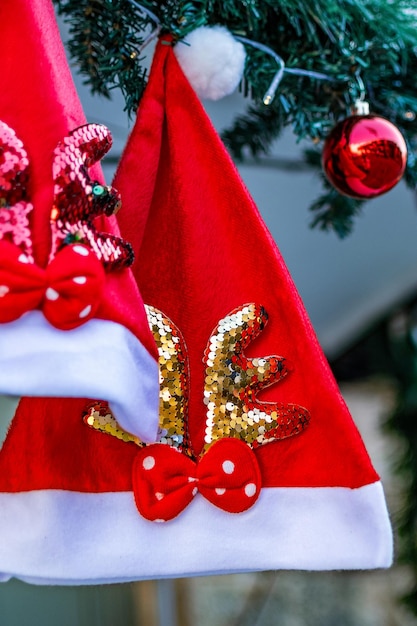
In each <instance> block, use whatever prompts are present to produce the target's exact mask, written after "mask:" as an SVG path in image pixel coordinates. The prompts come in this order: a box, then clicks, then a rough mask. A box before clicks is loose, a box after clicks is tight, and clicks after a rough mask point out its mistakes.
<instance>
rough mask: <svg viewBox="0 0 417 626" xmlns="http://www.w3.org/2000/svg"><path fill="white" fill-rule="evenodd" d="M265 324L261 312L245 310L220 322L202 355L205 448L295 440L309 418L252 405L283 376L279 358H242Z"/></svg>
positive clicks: (281, 407) (297, 410)
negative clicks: (227, 441) (227, 442)
mask: <svg viewBox="0 0 417 626" xmlns="http://www.w3.org/2000/svg"><path fill="white" fill-rule="evenodd" d="M267 320H268V315H267V313H266V311H265V309H264V308H263V307H262V306H259V305H256V304H248V305H246V306H243V307H240V308H237V309H235V310H234V311H232V312H231V313H230V314H229V315H227V316H226V317H225V318H223V319H222V320H221V321H220V322H219V324H218V326H217V327H216V329H215V330H214V332H213V334H212V336H211V337H210V340H209V344H208V346H207V348H206V351H205V354H204V361H205V364H206V378H205V385H204V403H205V405H206V406H207V420H206V431H205V444H206V446H205V447H206V448H207V447H208V446H209V445H210V444H211V443H212V442H213V441H216V440H218V439H221V438H223V437H235V438H238V439H242V440H243V441H245V442H246V443H247V444H249V445H251V446H252V447H254V448H256V447H258V446H260V445H262V444H265V443H268V442H270V441H274V440H276V439H285V438H287V437H292V436H293V435H297V434H298V433H300V432H301V431H302V430H304V428H305V427H306V426H307V425H308V422H309V419H310V416H309V412H308V411H307V410H306V409H304V408H303V407H300V406H298V405H295V404H283V403H278V402H261V401H259V400H258V399H257V394H258V393H259V392H260V391H261V390H262V389H264V388H265V387H267V386H269V385H272V384H273V383H277V382H279V381H281V380H282V379H283V378H284V377H285V376H286V375H287V374H288V369H287V365H286V361H285V359H284V358H283V357H280V356H267V357H263V358H248V357H246V356H245V355H244V353H243V350H244V349H245V348H246V347H247V346H248V345H249V343H250V342H252V341H253V340H254V339H255V338H256V337H257V336H258V335H259V334H260V333H261V332H262V330H263V328H264V327H265V324H266V323H267Z"/></svg>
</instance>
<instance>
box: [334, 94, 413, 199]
mask: <svg viewBox="0 0 417 626" xmlns="http://www.w3.org/2000/svg"><path fill="white" fill-rule="evenodd" d="M406 163H407V146H406V143H405V141H404V138H403V136H402V134H401V133H400V131H399V130H398V128H397V127H396V126H394V124H392V123H391V122H389V121H388V120H386V119H384V118H382V117H378V116H377V115H370V114H369V104H368V103H367V102H363V101H358V102H357V103H356V104H355V105H354V107H353V109H352V115H351V116H349V117H347V118H346V119H345V120H343V121H341V122H339V124H337V125H336V126H335V128H334V129H333V130H332V131H331V133H330V135H329V136H328V137H327V139H326V142H325V144H324V149H323V155H322V166H323V169H324V172H325V174H326V176H327V178H328V180H329V181H330V183H331V184H332V185H333V187H335V188H336V189H337V190H338V191H339V192H340V193H342V194H343V195H345V196H350V197H351V198H358V199H369V198H375V197H376V196H380V195H381V194H383V193H385V192H387V191H389V190H390V189H392V188H393V187H394V186H395V185H396V184H397V183H398V181H399V180H400V179H401V177H402V175H403V173H404V170H405V166H406Z"/></svg>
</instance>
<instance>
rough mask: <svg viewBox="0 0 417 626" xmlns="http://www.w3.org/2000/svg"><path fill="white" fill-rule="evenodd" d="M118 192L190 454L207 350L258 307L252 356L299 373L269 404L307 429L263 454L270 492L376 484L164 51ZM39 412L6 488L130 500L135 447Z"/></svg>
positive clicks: (217, 149) (255, 227)
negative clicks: (183, 391) (177, 388)
mask: <svg viewBox="0 0 417 626" xmlns="http://www.w3.org/2000/svg"><path fill="white" fill-rule="evenodd" d="M114 185H115V187H116V188H118V189H119V190H120V191H121V193H122V198H123V204H124V208H123V210H122V212H121V213H120V218H119V223H120V227H121V231H122V235H123V236H124V237H125V238H126V239H128V240H129V241H130V242H131V243H132V244H133V246H134V249H135V252H136V254H137V261H136V264H135V266H134V274H135V278H136V280H137V283H138V285H139V288H140V290H141V292H142V294H143V296H144V299H145V301H146V302H147V303H148V304H151V305H153V306H155V307H157V308H158V309H160V310H161V311H163V313H164V314H165V315H167V316H168V317H169V318H170V319H172V320H173V322H174V323H175V324H176V326H177V327H178V328H179V329H180V331H181V333H182V334H183V336H184V339H185V343H186V345H187V348H188V353H189V359H190V380H189V388H190V394H191V396H190V422H189V429H190V434H191V442H192V446H193V449H194V451H195V452H199V451H201V449H202V447H203V439H204V429H205V413H206V407H205V405H204V404H203V383H204V375H205V373H204V365H203V355H204V349H205V347H206V343H207V340H208V338H209V336H210V334H211V332H212V330H213V328H215V327H216V325H217V323H218V321H219V320H220V319H221V318H223V317H224V316H225V315H227V314H228V313H229V312H230V311H232V310H233V309H235V308H236V307H239V306H241V305H242V304H244V303H247V302H257V303H259V304H261V305H263V306H264V307H265V309H266V310H267V312H268V314H269V322H268V324H267V326H266V328H265V329H264V330H263V331H262V333H261V334H260V336H259V337H258V338H257V339H256V340H255V341H254V342H253V344H252V345H250V346H249V347H248V348H247V350H246V354H247V355H248V356H260V357H264V356H266V355H270V354H278V355H281V356H283V357H285V358H287V359H288V360H289V361H290V362H291V364H292V368H291V369H292V371H291V373H289V374H288V376H286V377H285V379H283V380H282V381H280V383H279V384H277V385H272V386H271V387H270V388H268V389H267V390H265V391H264V392H263V395H262V399H264V400H270V401H274V402H285V403H295V404H299V405H301V406H303V407H305V408H306V409H307V410H308V411H309V413H310V417H311V421H310V424H309V426H308V427H307V428H306V429H305V431H304V432H303V433H301V434H299V435H297V436H295V437H290V438H288V439H285V440H283V441H276V442H272V443H268V444H266V445H264V446H262V447H260V448H258V449H256V450H255V452H254V454H255V455H256V458H257V461H258V464H259V467H260V470H261V476H262V483H263V486H264V487H322V486H323V487H332V486H341V487H351V488H355V487H360V486H363V485H365V484H369V483H372V482H374V481H376V480H378V476H377V474H376V473H375V470H374V469H373V467H372V464H371V462H370V460H369V457H368V455H367V452H366V450H365V448H364V445H363V443H362V440H361V437H360V435H359V433H358V431H357V429H356V427H355V425H354V423H353V421H352V419H351V416H350V414H349V412H348V409H347V407H346V405H345V403H344V401H343V399H342V397H341V395H340V393H339V391H338V388H337V385H336V383H335V380H334V378H333V376H332V373H331V371H330V369H329V367H328V364H327V361H326V359H325V357H324V355H323V353H322V351H321V348H320V346H319V344H318V342H317V339H316V337H315V334H314V331H313V329H312V327H311V324H310V322H309V320H308V318H307V315H306V312H305V310H304V307H303V305H302V303H301V301H300V298H299V296H298V294H297V291H296V288H295V286H294V284H293V282H292V280H291V277H290V276H289V273H288V271H287V269H286V267H285V264H284V262H283V260H282V258H281V256H280V254H279V252H278V250H277V248H276V245H275V243H274V242H273V240H272V238H271V236H270V234H269V233H268V231H267V230H266V227H265V225H264V224H263V222H262V220H261V218H260V216H259V213H258V211H257V209H256V207H255V206H254V203H253V201H252V199H251V198H250V196H249V194H248V192H247V190H246V189H245V187H244V185H243V184H242V181H241V180H240V177H239V175H238V173H237V171H236V169H235V167H234V165H233V163H232V161H231V160H230V158H229V156H228V155H227V152H226V150H225V148H224V146H223V145H222V143H221V141H220V139H219V138H218V136H217V134H216V132H215V130H214V129H213V127H212V125H211V122H210V121H209V119H208V118H207V116H206V114H205V112H204V110H203V108H202V106H201V103H200V102H199V100H198V98H197V97H196V95H195V94H194V92H193V91H192V89H191V87H190V85H189V84H188V82H187V80H186V78H185V77H184V75H183V73H182V71H181V69H180V67H179V65H178V63H177V60H176V58H175V56H174V53H173V50H172V48H171V47H170V45H166V44H164V41H162V42H161V43H160V44H159V46H158V48H157V51H156V55H155V59H154V64H153V68H152V72H151V75H150V80H149V85H148V87H147V90H146V93H145V95H144V98H143V100H142V102H141V105H140V108H139V113H138V118H137V122H136V124H135V127H134V129H133V131H132V134H131V137H130V140H129V142H128V145H127V148H126V151H125V154H124V156H123V158H122V161H121V164H120V167H119V170H118V173H117V175H116V180H115V182H114ZM33 406H34V405H33V404H31V402H30V401H28V400H26V401H24V402H22V403H21V406H20V410H19V411H18V414H17V416H16V418H15V420H14V423H13V425H12V428H11V430H10V433H9V436H8V438H7V440H6V442H5V444H4V449H3V451H2V454H1V455H0V489H1V490H5V491H19V490H28V489H41V488H57V489H73V490H77V491H119V490H126V489H131V488H132V481H131V480H132V479H131V472H132V465H133V462H134V458H135V455H136V453H137V446H136V445H135V444H133V443H124V442H122V441H120V440H117V439H115V438H112V437H110V436H107V435H104V434H102V433H99V432H97V431H94V430H92V429H89V428H88V427H87V426H85V425H84V424H83V422H82V419H81V414H82V411H83V408H84V405H83V402H82V401H78V400H76V401H73V400H71V401H68V400H59V399H55V400H42V401H39V402H38V403H36V421H35V420H33V419H32V417H33V416H32V414H31V411H32V408H33ZM138 411H140V407H138Z"/></svg>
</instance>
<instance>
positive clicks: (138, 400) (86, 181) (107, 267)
mask: <svg viewBox="0 0 417 626" xmlns="http://www.w3.org/2000/svg"><path fill="white" fill-rule="evenodd" d="M0 32H1V40H2V46H1V50H0V65H1V77H0V85H1V90H0V394H5V395H14V396H57V397H99V398H105V399H107V400H108V401H109V402H110V404H111V406H112V408H113V410H114V412H115V414H116V415H117V416H118V419H119V420H120V423H121V424H123V425H124V427H125V428H126V429H128V430H130V431H131V432H134V433H136V434H137V435H140V436H141V437H143V438H144V439H146V440H148V441H152V440H154V438H155V437H156V430H157V423H158V415H157V403H158V372H157V362H156V358H155V357H156V348H155V344H154V342H153V339H152V336H151V334H150V332H149V328H148V325H147V321H146V316H145V312H144V308H143V303H142V300H141V297H140V294H139V292H138V289H137V287H136V284H135V282H134V280H133V278H132V275H131V273H130V270H128V269H126V268H127V267H128V266H129V265H130V264H131V262H132V260H133V254H132V250H131V248H130V246H129V244H127V243H126V242H124V241H123V240H122V239H121V238H120V237H119V233H118V226H117V223H116V221H115V218H114V217H108V216H111V215H112V213H114V212H115V211H116V210H117V209H118V208H119V205H120V197H119V195H118V193H117V191H116V190H114V189H112V188H110V187H107V186H106V185H105V183H104V182H103V178H102V174H101V171H100V168H99V167H98V165H97V164H98V161H99V160H100V159H101V158H102V156H103V155H104V154H105V153H106V152H107V151H108V150H109V148H110V146H111V137H110V133H109V132H108V131H107V129H106V128H105V127H103V126H101V125H97V124H87V125H86V124H85V117H84V114H83V111H82V108H81V105H80V102H79V99H78V97H77V94H76V92H75V88H74V85H73V82H72V78H71V74H70V71H69V68H68V65H67V61H66V58H65V52H64V49H63V46H62V43H61V40H60V36H59V31H58V27H57V24H56V21H55V16H54V11H53V7H52V3H51V1H50V0H16V1H15V2H2V3H1V6H0ZM90 168H91V172H90ZM138 407H141V411H140V413H139V412H138V410H137V409H138Z"/></svg>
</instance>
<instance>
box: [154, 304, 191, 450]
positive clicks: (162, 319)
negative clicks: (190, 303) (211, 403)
mask: <svg viewBox="0 0 417 626" xmlns="http://www.w3.org/2000/svg"><path fill="white" fill-rule="evenodd" d="M145 309H146V313H147V316H148V323H149V326H150V329H151V331H152V334H153V337H154V339H155V342H156V345H157V346H158V353H159V382H160V391H159V426H160V433H159V437H158V440H159V441H160V443H166V444H168V445H170V446H172V447H174V448H178V449H180V450H182V451H183V452H184V453H185V454H189V455H191V451H190V444H189V440H188V432H187V422H188V416H187V409H188V379H189V372H188V359H187V349H186V346H185V343H184V339H183V337H182V335H181V333H180V331H179V330H178V328H177V327H176V326H175V324H174V323H173V322H172V321H171V320H170V319H168V318H167V317H166V316H165V315H164V314H163V313H161V311H158V309H155V308H154V307H151V306H145Z"/></svg>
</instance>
